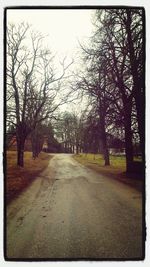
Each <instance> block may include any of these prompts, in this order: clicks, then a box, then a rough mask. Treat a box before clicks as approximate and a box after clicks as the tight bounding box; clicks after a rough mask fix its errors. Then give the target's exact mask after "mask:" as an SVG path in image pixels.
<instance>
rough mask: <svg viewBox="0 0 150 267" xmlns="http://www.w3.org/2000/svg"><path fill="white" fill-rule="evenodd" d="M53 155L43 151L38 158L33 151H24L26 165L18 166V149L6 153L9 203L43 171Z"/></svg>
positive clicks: (7, 196) (7, 198) (7, 197)
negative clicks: (33, 156) (33, 154)
mask: <svg viewBox="0 0 150 267" xmlns="http://www.w3.org/2000/svg"><path fill="white" fill-rule="evenodd" d="M51 158H52V156H50V155H48V154H46V153H44V152H41V153H40V155H39V157H38V158H36V159H33V158H32V153H31V152H25V153H24V167H23V168H22V167H19V166H17V153H16V151H7V153H6V161H7V164H6V165H7V166H6V200H7V203H9V202H10V201H11V200H12V199H14V198H16V197H17V196H18V195H19V194H20V193H21V192H22V191H23V190H24V189H25V188H26V187H27V186H29V184H30V183H31V182H32V181H33V180H34V179H35V178H36V177H37V176H38V175H39V174H40V172H42V171H43V170H44V169H45V168H46V167H47V166H48V163H49V160H50V159H51Z"/></svg>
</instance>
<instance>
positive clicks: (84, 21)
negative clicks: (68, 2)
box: [7, 9, 93, 55]
mask: <svg viewBox="0 0 150 267" xmlns="http://www.w3.org/2000/svg"><path fill="white" fill-rule="evenodd" d="M92 12H93V11H92V10H86V9H84V10H81V9H80V10H76V9H71V10H60V9H59V10H52V9H51V10H50V9H49V10H48V9H43V10H42V9H40V10H38V9H19V10H17V9H16V10H8V11H7V21H8V22H13V23H19V22H22V21H25V22H28V23H29V24H31V25H32V26H33V28H34V29H35V30H38V31H40V32H41V33H43V34H44V35H48V38H47V40H48V42H49V45H50V47H51V48H52V49H54V50H55V51H57V52H59V53H60V54H66V53H67V54H68V55H72V54H74V51H75V49H76V47H77V45H78V39H79V40H80V41H82V40H84V39H85V37H88V36H90V35H91V31H92V24H91V14H92Z"/></svg>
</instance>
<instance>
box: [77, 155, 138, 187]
mask: <svg viewBox="0 0 150 267" xmlns="http://www.w3.org/2000/svg"><path fill="white" fill-rule="evenodd" d="M73 157H74V159H75V160H77V161H78V162H79V163H81V164H83V165H85V166H86V167H88V168H90V169H93V170H95V171H96V172H98V173H101V174H104V175H106V176H108V177H111V178H114V179H117V180H119V181H121V182H123V183H126V184H129V185H131V186H133V187H135V188H136V189H138V190H140V191H141V190H142V184H143V182H142V177H141V180H140V179H139V177H138V179H137V175H136V174H132V175H130V176H129V175H128V176H127V174H126V172H125V171H126V159H125V156H112V155H110V166H104V159H103V156H102V155H100V154H97V155H93V154H90V153H89V154H78V155H74V156H73ZM134 160H135V161H140V159H139V158H135V159H134Z"/></svg>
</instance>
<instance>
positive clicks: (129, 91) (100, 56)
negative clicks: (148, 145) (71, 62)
mask: <svg viewBox="0 0 150 267" xmlns="http://www.w3.org/2000/svg"><path fill="white" fill-rule="evenodd" d="M93 24H94V30H93V35H92V37H91V40H90V42H89V44H88V45H87V44H86V45H83V44H80V45H81V48H82V51H83V55H82V57H83V62H84V70H83V71H82V72H81V71H80V72H79V73H77V74H76V77H77V78H76V82H75V86H74V90H75V88H78V89H79V90H82V91H84V92H85V94H86V95H88V96H89V97H90V99H91V106H92V110H91V114H92V116H93V118H94V120H95V118H96V127H98V129H99V130H98V131H99V138H100V139H101V140H102V145H103V154H104V159H105V165H109V164H110V162H109V151H108V140H107V139H108V138H107V136H108V133H112V134H113V135H114V136H116V135H117V136H118V138H120V139H122V138H123V139H124V140H125V152H126V168H127V171H128V172H130V171H131V170H133V168H134V157H133V156H134V154H133V144H134V143H135V142H139V143H140V148H141V154H142V161H143V165H144V143H145V137H144V114H145V79H144V71H145V67H144V66H145V65H144V64H145V62H144V59H145V47H144V10H143V9H135V8H122V9H105V10H104V9H103V10H96V11H95V15H94V19H93ZM93 132H95V133H96V131H95V128H93Z"/></svg>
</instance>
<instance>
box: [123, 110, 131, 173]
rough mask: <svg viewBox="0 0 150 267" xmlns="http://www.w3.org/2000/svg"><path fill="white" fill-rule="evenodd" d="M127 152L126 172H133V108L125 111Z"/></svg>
mask: <svg viewBox="0 0 150 267" xmlns="http://www.w3.org/2000/svg"><path fill="white" fill-rule="evenodd" d="M124 120H125V151H126V172H132V170H133V145H132V130H131V107H126V109H125V118H124Z"/></svg>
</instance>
